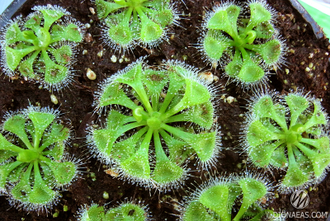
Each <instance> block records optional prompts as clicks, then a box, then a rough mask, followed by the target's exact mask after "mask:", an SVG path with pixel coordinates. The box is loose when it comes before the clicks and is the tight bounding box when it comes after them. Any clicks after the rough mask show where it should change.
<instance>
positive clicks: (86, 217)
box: [80, 204, 107, 221]
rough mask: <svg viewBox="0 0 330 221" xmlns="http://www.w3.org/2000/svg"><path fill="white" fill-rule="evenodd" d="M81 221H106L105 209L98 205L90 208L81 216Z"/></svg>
mask: <svg viewBox="0 0 330 221" xmlns="http://www.w3.org/2000/svg"><path fill="white" fill-rule="evenodd" d="M80 220H81V221H104V220H107V219H104V207H103V206H98V205H96V204H94V205H92V206H91V207H89V208H88V209H87V210H86V211H85V212H84V213H83V214H82V216H81V218H80Z"/></svg>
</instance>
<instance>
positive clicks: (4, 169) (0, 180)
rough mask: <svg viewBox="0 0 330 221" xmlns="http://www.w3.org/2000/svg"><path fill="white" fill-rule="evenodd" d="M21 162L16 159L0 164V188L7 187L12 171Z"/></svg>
mask: <svg viewBox="0 0 330 221" xmlns="http://www.w3.org/2000/svg"><path fill="white" fill-rule="evenodd" d="M21 164H22V162H18V161H14V162H9V163H6V164H4V165H0V190H3V189H5V186H6V182H7V179H8V177H9V175H10V173H12V171H13V170H14V169H15V168H16V167H18V166H19V165H21Z"/></svg>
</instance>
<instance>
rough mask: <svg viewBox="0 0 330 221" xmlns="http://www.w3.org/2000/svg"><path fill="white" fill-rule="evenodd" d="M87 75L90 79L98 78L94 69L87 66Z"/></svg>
mask: <svg viewBox="0 0 330 221" xmlns="http://www.w3.org/2000/svg"><path fill="white" fill-rule="evenodd" d="M86 76H87V78H88V79H89V80H91V81H94V80H95V79H96V74H95V72H94V71H92V69H90V68H87V72H86Z"/></svg>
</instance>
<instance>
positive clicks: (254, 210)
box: [181, 175, 273, 221]
mask: <svg viewBox="0 0 330 221" xmlns="http://www.w3.org/2000/svg"><path fill="white" fill-rule="evenodd" d="M269 189H270V184H268V182H267V181H266V180H265V179H262V178H260V177H257V176H253V175H245V176H242V177H234V176H232V177H227V178H225V177H222V178H215V179H211V180H210V181H209V182H208V183H206V184H204V185H202V186H200V187H198V189H197V190H196V191H195V192H193V193H192V194H191V196H189V197H188V198H187V199H186V203H185V205H184V207H183V209H182V214H181V220H183V221H195V220H208V221H215V220H222V221H232V220H233V221H239V220H241V219H242V218H247V217H249V219H248V220H254V221H259V220H262V217H264V216H266V215H267V214H269V213H271V214H273V212H272V211H270V210H266V209H263V208H261V207H260V206H259V204H260V201H262V200H263V199H267V197H269ZM238 197H240V198H241V202H238V200H237V198H238ZM234 208H239V209H238V210H237V211H236V212H237V213H236V215H234V214H233V211H234Z"/></svg>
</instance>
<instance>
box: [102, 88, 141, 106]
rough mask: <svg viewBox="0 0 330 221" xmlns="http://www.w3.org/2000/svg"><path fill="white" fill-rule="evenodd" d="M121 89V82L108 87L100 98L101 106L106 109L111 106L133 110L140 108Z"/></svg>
mask: <svg viewBox="0 0 330 221" xmlns="http://www.w3.org/2000/svg"><path fill="white" fill-rule="evenodd" d="M121 87H122V86H121V84H120V83H119V82H111V83H109V84H108V85H106V86H105V87H104V89H103V92H102V94H101V97H100V98H99V106H100V107H105V106H108V105H111V104H120V105H122V106H125V107H127V108H130V109H132V110H134V109H136V108H137V107H138V106H137V105H136V104H135V103H134V102H133V101H132V100H131V99H129V98H128V97H127V95H126V94H125V92H124V91H123V90H122V89H121Z"/></svg>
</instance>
